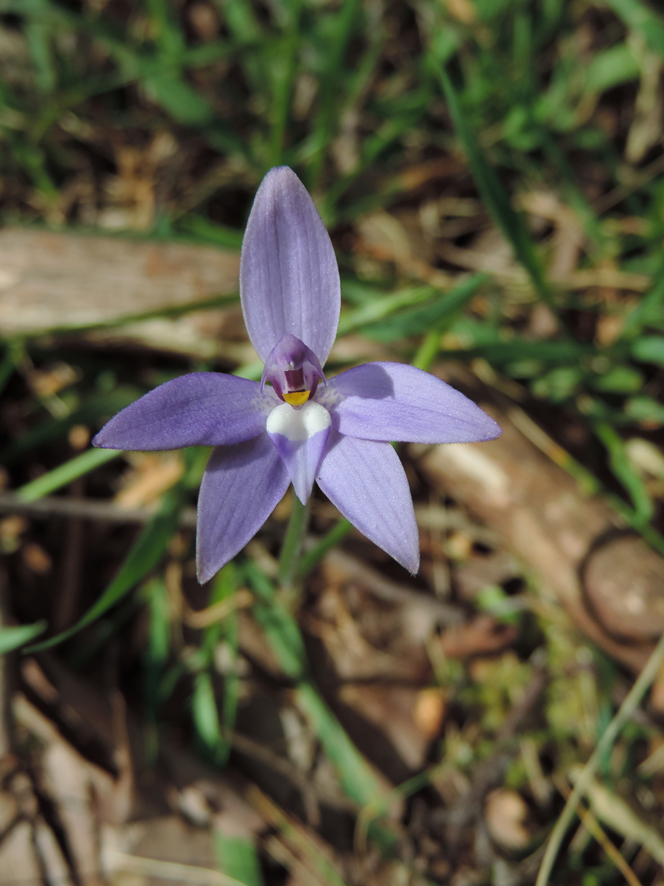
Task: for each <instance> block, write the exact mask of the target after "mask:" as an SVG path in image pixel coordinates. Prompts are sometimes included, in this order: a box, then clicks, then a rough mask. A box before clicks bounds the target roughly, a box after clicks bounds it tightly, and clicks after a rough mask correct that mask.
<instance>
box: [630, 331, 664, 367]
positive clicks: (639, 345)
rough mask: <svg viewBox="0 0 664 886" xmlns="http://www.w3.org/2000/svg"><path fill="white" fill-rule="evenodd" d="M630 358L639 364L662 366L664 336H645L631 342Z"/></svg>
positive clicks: (663, 360)
mask: <svg viewBox="0 0 664 886" xmlns="http://www.w3.org/2000/svg"><path fill="white" fill-rule="evenodd" d="M631 350H632V357H634V359H635V360H639V361H640V362H641V363H655V364H657V366H664V335H647V336H644V337H643V338H637V339H636V340H635V341H633V342H632V348H631Z"/></svg>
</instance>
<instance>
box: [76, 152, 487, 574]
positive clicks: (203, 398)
mask: <svg viewBox="0 0 664 886" xmlns="http://www.w3.org/2000/svg"><path fill="white" fill-rule="evenodd" d="M240 295H241V300H242V311H243V313H244V319H245V323H246V325H247V330H248V332H249V338H250V339H251V342H252V344H253V346H254V347H255V349H256V351H257V352H258V354H259V356H260V357H261V359H262V360H264V362H265V368H264V370H263V377H262V379H261V381H260V383H258V382H253V381H248V380H247V379H243V378H238V377H236V376H233V375H224V374H221V373H218V372H193V373H191V374H190V375H183V376H181V377H180V378H175V379H173V380H171V381H168V382H166V383H165V384H163V385H160V387H158V388H156V389H155V390H153V391H150V393H148V394H146V395H145V396H144V397H141V398H140V400H137V401H136V402H135V403H133V404H132V405H131V406H128V407H127V408H126V409H123V410H122V412H120V413H118V415H116V416H115V417H114V418H112V419H111V421H109V422H108V424H107V425H106V426H105V427H104V428H103V429H102V430H101V431H100V432H99V433H98V434H97V436H96V437H95V438H94V441H93V443H94V445H95V446H102V447H106V448H110V449H129V450H143V451H154V450H160V449H179V448H182V447H184V446H213V447H214V450H213V452H212V455H211V457H210V460H209V462H208V465H207V468H206V470H205V474H204V476H203V482H202V484H201V490H200V496H199V500H198V525H197V535H196V562H197V570H198V578H199V581H201V582H205V581H207V580H208V579H210V578H211V577H212V576H213V575H214V574H215V573H216V572H217V571H218V570H219V569H221V567H222V566H224V564H226V563H228V561H229V560H231V559H232V558H233V557H234V556H235V555H236V554H237V553H238V552H239V551H240V550H241V549H242V548H243V547H244V546H245V545H246V544H247V542H248V541H249V540H250V539H251V538H252V537H253V536H254V535H255V534H256V533H257V532H258V530H259V529H260V528H261V526H262V525H263V523H265V521H266V520H267V518H268V517H269V515H270V514H271V513H272V511H273V510H274V508H275V507H276V505H277V504H278V502H279V501H280V500H281V498H282V497H283V495H284V493H285V492H286V490H287V488H288V485H289V484H290V483H292V484H293V488H294V490H295V494H296V495H297V497H298V498H299V499H300V501H301V502H302V503H304V504H306V502H307V501H308V499H309V496H310V495H311V492H312V488H313V484H314V481H316V482H317V483H318V485H319V486H320V488H321V489H322V490H323V492H324V493H325V494H326V495H327V497H328V498H329V499H330V501H331V502H332V503H333V504H334V505H336V507H337V508H338V509H339V511H341V513H342V514H343V515H344V516H345V517H347V519H348V520H350V522H351V523H352V524H353V525H354V526H356V527H357V528H358V529H359V530H360V531H361V532H363V533H364V535H366V536H367V537H368V538H370V539H371V540H372V541H373V542H375V543H376V544H377V545H378V546H379V547H381V548H382V549H383V550H384V551H386V552H387V553H388V554H390V555H391V556H392V557H394V559H395V560H397V562H399V563H401V565H402V566H404V567H405V568H406V569H408V570H409V571H410V572H411V573H415V572H417V570H418V568H419V561H420V554H419V537H418V531H417V524H416V522H415V512H414V509H413V501H412V498H411V494H410V489H409V487H408V481H407V479H406V474H405V471H404V469H403V467H402V465H401V462H400V461H399V458H398V457H397V454H396V452H395V451H394V449H393V447H392V446H391V445H390V441H410V442H414V443H466V442H471V441H479V440H492V439H494V438H495V437H498V436H499V434H500V433H501V429H500V428H499V426H498V425H497V424H496V422H495V421H493V419H492V418H490V417H489V416H488V415H487V414H486V413H485V412H483V411H482V410H481V409H480V408H479V407H478V406H476V405H475V404H474V403H473V402H472V401H471V400H469V399H468V398H467V397H465V396H464V395H463V394H461V393H459V391H456V390H455V389H454V388H452V387H450V386H449V385H447V384H445V383H444V382H442V381H440V380H439V379H437V378H435V377H434V376H432V375H429V374H428V373H426V372H423V371H422V370H420V369H415V368H414V367H413V366H408V365H404V364H401V363H367V364H365V365H363V366H358V367H356V368H354V369H349V370H347V371H346V372H342V373H341V374H340V375H338V376H335V377H334V378H330V379H327V380H326V378H325V376H324V374H323V366H324V365H325V361H326V360H327V357H328V355H329V353H330V349H331V348H332V343H333V342H334V339H335V336H336V332H337V325H338V322H339V309H340V301H341V295H340V285H339V270H338V268H337V262H336V259H335V256H334V250H333V248H332V242H331V241H330V238H329V235H328V233H327V231H326V230H325V226H324V225H323V222H322V220H321V218H320V216H319V215H318V212H317V210H316V207H315V206H314V204H313V201H312V200H311V197H310V196H309V194H308V193H307V191H306V189H305V187H304V185H303V184H302V183H301V182H300V180H299V179H298V178H297V176H296V175H295V173H294V172H292V170H290V169H288V168H287V167H284V166H282V167H278V168H275V169H272V170H270V172H268V174H267V175H266V176H265V178H264V179H263V182H262V184H261V186H260V188H259V190H258V193H257V194H256V199H255V201H254V205H253V208H252V210H251V215H250V216H249V222H248V224H247V230H246V232H245V235H244V241H243V243H242V257H241V262H240Z"/></svg>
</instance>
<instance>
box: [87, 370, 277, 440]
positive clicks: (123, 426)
mask: <svg viewBox="0 0 664 886" xmlns="http://www.w3.org/2000/svg"><path fill="white" fill-rule="evenodd" d="M278 402H279V400H278V398H277V397H276V395H275V394H274V392H273V391H269V390H267V389H266V390H265V391H263V392H261V389H260V385H259V384H258V383H257V382H254V381H248V380H247V379H245V378H237V377H236V376H234V375H224V374H222V373H221V372H192V373H190V374H189V375H182V376H180V377H179V378H174V379H171V381H167V382H166V383H165V384H163V385H160V386H159V387H158V388H155V389H154V390H153V391H150V392H149V393H148V394H145V396H143V397H141V398H140V400H137V401H136V402H135V403H132V404H131V405H130V406H127V407H126V409H123V410H122V411H121V412H119V413H118V414H117V415H116V416H115V417H114V418H112V419H111V420H110V421H109V422H108V424H106V425H105V426H104V427H103V428H102V429H101V431H100V432H99V433H98V434H97V436H96V437H95V438H94V440H93V443H94V445H95V446H101V447H103V448H106V449H136V450H142V451H145V452H147V451H153V450H158V449H180V448H182V447H183V446H227V445H231V444H234V443H242V442H243V441H245V440H251V439H252V438H253V437H257V436H258V435H259V434H260V433H261V432H262V431H263V430H264V429H265V421H266V419H267V416H268V415H269V413H270V410H271V409H273V408H274V405H275V403H278Z"/></svg>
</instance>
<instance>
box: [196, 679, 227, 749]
mask: <svg viewBox="0 0 664 886" xmlns="http://www.w3.org/2000/svg"><path fill="white" fill-rule="evenodd" d="M191 714H192V717H193V720H194V726H195V727H196V732H197V733H198V736H199V738H200V739H201V741H202V742H203V744H204V745H205V748H206V750H207V751H208V752H209V753H210V754H211V755H212V757H213V758H216V756H217V754H218V753H219V751H220V749H221V748H222V746H223V739H222V735H221V726H220V725H219V712H218V711H217V701H216V699H215V696H214V687H213V685H212V677H211V676H210V674H209V673H208V672H207V671H203V672H201V673H200V674H196V677H195V679H194V694H193V697H192V699H191Z"/></svg>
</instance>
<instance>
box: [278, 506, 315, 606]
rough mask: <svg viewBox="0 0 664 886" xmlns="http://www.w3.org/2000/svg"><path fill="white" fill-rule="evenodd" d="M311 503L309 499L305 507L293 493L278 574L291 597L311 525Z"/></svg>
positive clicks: (280, 581) (282, 585)
mask: <svg viewBox="0 0 664 886" xmlns="http://www.w3.org/2000/svg"><path fill="white" fill-rule="evenodd" d="M310 502H311V499H309V502H307V504H306V505H303V504H302V502H301V501H300V499H299V498H298V497H297V495H295V493H293V506H292V508H291V515H290V519H289V521H288V528H287V529H286V537H285V539H284V546H283V547H282V549H281V556H280V557H279V573H278V579H279V584H280V585H281V587H282V588H283V589H284V590H285V591H286V592H287V593H288V594H289V595H292V594H293V592H294V590H295V583H296V580H297V575H298V572H299V566H300V557H301V556H302V545H303V542H304V539H305V536H306V534H307V526H308V524H309V508H310Z"/></svg>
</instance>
